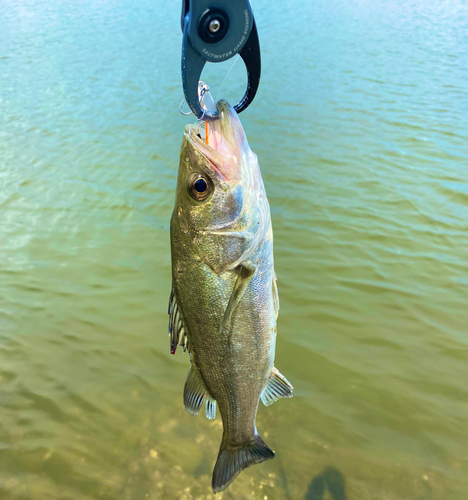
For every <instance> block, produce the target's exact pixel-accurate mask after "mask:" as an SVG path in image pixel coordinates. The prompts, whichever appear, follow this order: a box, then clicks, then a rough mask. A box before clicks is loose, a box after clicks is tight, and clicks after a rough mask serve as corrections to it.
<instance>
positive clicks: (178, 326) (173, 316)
mask: <svg viewBox="0 0 468 500" xmlns="http://www.w3.org/2000/svg"><path fill="white" fill-rule="evenodd" d="M167 312H168V314H169V336H170V338H171V354H175V352H176V350H177V346H179V345H180V346H181V347H182V348H183V349H184V352H185V351H187V350H188V351H189V352H190V343H189V340H188V335H187V329H186V328H185V325H184V322H183V320H182V314H181V312H180V309H179V306H178V305H177V301H176V298H175V294H174V289H172V291H171V296H170V297H169V308H168V310H167Z"/></svg>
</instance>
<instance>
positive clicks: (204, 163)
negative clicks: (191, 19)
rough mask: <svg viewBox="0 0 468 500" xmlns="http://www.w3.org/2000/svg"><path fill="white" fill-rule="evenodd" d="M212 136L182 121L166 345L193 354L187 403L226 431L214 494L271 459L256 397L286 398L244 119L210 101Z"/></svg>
mask: <svg viewBox="0 0 468 500" xmlns="http://www.w3.org/2000/svg"><path fill="white" fill-rule="evenodd" d="M216 108H217V110H218V112H219V119H218V120H216V121H214V122H210V128H209V143H208V144H207V141H204V140H203V139H202V138H201V136H200V134H199V133H198V132H197V126H195V125H187V126H186V127H185V130H184V136H183V140H182V147H181V154H180V164H179V172H178V177H177V188H176V197H175V204H174V211H173V214H172V217H171V225H170V232H171V256H172V291H171V294H170V300H169V309H168V313H169V335H170V346H171V353H172V354H175V352H176V350H177V347H178V346H180V347H181V348H183V350H184V351H188V352H189V354H190V369H189V372H188V376H187V379H186V382H185V386H184V405H185V409H186V410H187V411H188V412H189V413H190V414H192V415H198V413H199V412H200V410H201V408H202V405H203V404H204V403H205V415H206V417H207V418H209V419H214V418H215V415H216V410H217V408H219V412H220V414H221V418H222V423H223V437H222V441H221V445H220V450H219V454H218V458H217V461H216V464H215V466H214V470H213V476H212V489H213V492H214V493H217V492H220V491H223V490H224V489H226V488H227V487H228V486H229V485H230V484H231V483H232V481H233V480H234V479H235V478H236V477H237V476H238V475H239V473H240V472H241V471H242V470H244V469H245V468H247V467H250V466H251V465H253V464H259V463H261V462H264V461H266V460H270V459H272V458H274V456H275V453H274V451H273V450H272V449H271V448H269V447H268V446H267V445H266V444H265V442H264V441H263V439H262V438H261V437H260V435H259V434H258V432H257V428H256V426H255V420H256V415H257V409H258V405H259V401H260V399H261V400H262V402H263V403H264V404H265V405H266V406H269V405H270V404H272V403H274V402H275V401H276V400H278V399H279V398H290V397H292V392H293V387H292V385H291V384H290V382H289V381H288V380H287V379H286V378H285V377H284V376H283V375H282V374H281V373H280V372H279V371H278V370H277V369H276V368H275V366H274V359H275V344H276V320H277V317H278V311H279V298H278V290H277V285H276V274H275V270H274V259H273V232H272V226H271V215H270V207H269V203H268V199H267V196H266V193H265V187H264V184H263V179H262V176H261V172H260V167H259V164H258V159H257V156H256V155H255V153H254V152H253V151H252V150H251V149H250V147H249V144H248V141H247V137H246V134H245V132H244V129H243V127H242V124H241V122H240V119H239V117H238V115H237V113H236V111H235V110H234V108H233V107H232V106H231V105H229V103H228V102H227V101H225V100H221V101H219V102H218V103H217V104H216Z"/></svg>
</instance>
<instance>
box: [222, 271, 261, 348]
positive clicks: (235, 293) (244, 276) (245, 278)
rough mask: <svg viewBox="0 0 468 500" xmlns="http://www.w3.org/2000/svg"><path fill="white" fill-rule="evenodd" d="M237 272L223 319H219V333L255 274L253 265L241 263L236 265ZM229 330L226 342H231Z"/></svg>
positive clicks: (228, 320) (229, 319)
mask: <svg viewBox="0 0 468 500" xmlns="http://www.w3.org/2000/svg"><path fill="white" fill-rule="evenodd" d="M238 269H239V273H238V275H237V279H236V282H235V284H234V288H233V290H232V293H231V298H230V299H229V303H228V305H227V307H226V311H225V312H224V316H223V320H222V321H221V326H220V328H219V331H220V333H221V332H222V331H223V330H224V328H225V327H226V326H227V325H228V324H229V323H230V321H231V317H232V314H233V312H234V311H235V309H236V307H237V306H238V305H239V302H240V301H241V299H242V296H243V295H244V292H245V290H246V289H247V286H248V284H249V283H250V280H251V279H252V276H253V275H254V274H255V267H254V266H250V265H246V264H242V265H240V266H239V267H238ZM230 334H231V331H230V333H229V338H228V344H230V343H231V335H230Z"/></svg>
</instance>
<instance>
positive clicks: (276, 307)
mask: <svg viewBox="0 0 468 500" xmlns="http://www.w3.org/2000/svg"><path fill="white" fill-rule="evenodd" d="M276 279H277V278H276V273H275V271H273V276H272V278H271V292H272V295H273V307H274V310H275V318H278V312H279V308H280V306H279V296H278V287H277V286H276Z"/></svg>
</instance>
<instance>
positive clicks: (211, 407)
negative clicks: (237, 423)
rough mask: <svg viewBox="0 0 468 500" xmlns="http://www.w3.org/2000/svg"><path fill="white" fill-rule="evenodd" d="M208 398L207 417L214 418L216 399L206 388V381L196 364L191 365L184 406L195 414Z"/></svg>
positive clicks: (185, 389) (186, 383)
mask: <svg viewBox="0 0 468 500" xmlns="http://www.w3.org/2000/svg"><path fill="white" fill-rule="evenodd" d="M205 399H206V410H205V415H206V418H209V419H210V420H213V419H214V418H215V416H216V401H215V399H214V398H213V396H212V395H211V394H210V392H209V391H208V389H207V388H206V385H205V382H203V379H202V377H201V375H200V372H199V371H198V368H196V366H194V365H193V363H192V365H191V366H190V370H189V372H188V375H187V380H186V382H185V387H184V406H185V409H186V410H187V411H188V412H189V413H190V414H191V415H194V416H197V415H198V413H199V412H200V408H201V407H202V405H203V402H204V401H205Z"/></svg>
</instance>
